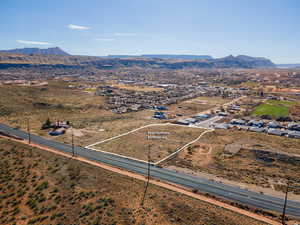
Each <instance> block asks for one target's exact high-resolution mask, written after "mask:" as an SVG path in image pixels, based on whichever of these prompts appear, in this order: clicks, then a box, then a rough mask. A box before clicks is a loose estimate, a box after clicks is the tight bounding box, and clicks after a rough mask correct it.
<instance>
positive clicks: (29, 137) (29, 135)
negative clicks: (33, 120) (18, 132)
mask: <svg viewBox="0 0 300 225" xmlns="http://www.w3.org/2000/svg"><path fill="white" fill-rule="evenodd" d="M27 133H28V143H29V144H30V143H31V134H30V126H29V118H28V119H27Z"/></svg>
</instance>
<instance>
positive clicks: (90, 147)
mask: <svg viewBox="0 0 300 225" xmlns="http://www.w3.org/2000/svg"><path fill="white" fill-rule="evenodd" d="M167 125H168V126H170V125H171V126H180V127H186V128H196V129H197V128H198V129H206V131H204V132H203V133H201V134H200V135H199V136H198V137H197V138H196V139H194V140H192V141H190V142H189V143H187V144H185V145H184V146H182V147H181V148H179V149H178V150H177V151H175V152H173V153H172V154H170V155H168V156H167V157H165V158H163V159H161V160H159V161H158V162H156V163H152V162H150V164H152V165H158V164H159V163H162V162H163V161H165V160H167V159H169V158H171V157H173V156H174V155H176V154H178V153H179V152H181V151H182V150H183V149H185V148H186V147H187V146H189V145H190V144H193V143H194V142H196V141H198V140H199V139H200V138H201V137H202V136H203V135H204V134H206V133H208V132H212V131H214V129H210V128H205V127H196V126H186V125H180V124H173V123H155V124H148V125H146V126H142V127H139V128H136V129H134V130H131V131H128V132H126V133H123V134H119V135H117V136H114V137H111V138H108V139H105V140H102V141H98V142H96V143H94V144H91V145H88V146H86V147H85V148H88V149H90V150H93V151H98V152H103V153H106V154H109V155H115V156H119V157H122V158H126V159H132V160H135V161H139V162H143V163H148V161H145V160H140V159H136V158H133V157H129V156H124V155H120V154H116V153H112V152H107V151H103V150H100V149H95V148H92V147H93V146H95V145H98V144H102V143H104V142H107V141H111V140H114V139H117V138H120V137H123V136H125V135H128V134H131V133H134V132H136V131H138V130H141V129H144V128H147V127H153V126H167Z"/></svg>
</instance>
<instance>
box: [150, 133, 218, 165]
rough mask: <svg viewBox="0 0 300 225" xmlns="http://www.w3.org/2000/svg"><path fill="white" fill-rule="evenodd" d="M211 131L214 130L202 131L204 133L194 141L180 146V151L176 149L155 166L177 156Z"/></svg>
mask: <svg viewBox="0 0 300 225" xmlns="http://www.w3.org/2000/svg"><path fill="white" fill-rule="evenodd" d="M213 131H214V129H209V130H207V131H204V132H203V133H201V134H200V136H199V137H197V138H196V139H195V140H193V141H191V142H189V143H187V144H185V145H184V146H182V147H181V148H180V149H178V150H177V151H176V152H173V153H172V154H170V155H168V156H167V157H165V158H163V159H161V160H159V161H158V162H156V163H155V165H158V164H159V163H162V162H163V161H165V160H168V159H169V158H171V157H173V156H174V155H176V154H178V153H179V152H181V151H182V150H183V149H185V148H186V147H187V146H189V145H191V144H193V143H195V142H196V141H198V140H199V139H200V138H201V137H202V136H203V135H204V134H206V133H209V132H213Z"/></svg>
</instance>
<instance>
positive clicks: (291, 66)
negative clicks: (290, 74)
mask: <svg viewBox="0 0 300 225" xmlns="http://www.w3.org/2000/svg"><path fill="white" fill-rule="evenodd" d="M276 67H277V68H282V69H293V68H300V63H294V64H276Z"/></svg>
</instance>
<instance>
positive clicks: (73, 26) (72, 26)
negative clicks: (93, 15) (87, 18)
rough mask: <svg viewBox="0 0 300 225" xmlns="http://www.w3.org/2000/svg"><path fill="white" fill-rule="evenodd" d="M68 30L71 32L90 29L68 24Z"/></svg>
mask: <svg viewBox="0 0 300 225" xmlns="http://www.w3.org/2000/svg"><path fill="white" fill-rule="evenodd" d="M68 28H70V29H71V30H89V29H91V28H90V27H86V26H79V25H75V24H69V25H68Z"/></svg>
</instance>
